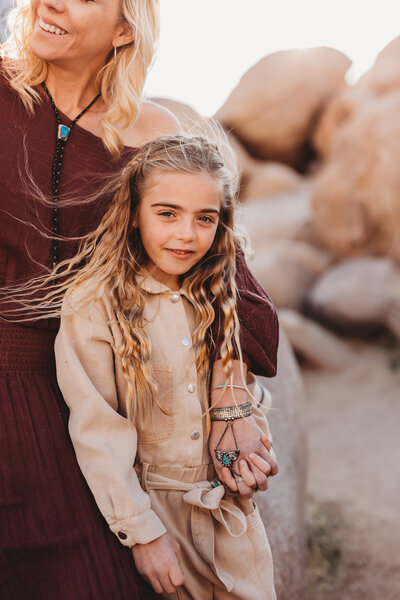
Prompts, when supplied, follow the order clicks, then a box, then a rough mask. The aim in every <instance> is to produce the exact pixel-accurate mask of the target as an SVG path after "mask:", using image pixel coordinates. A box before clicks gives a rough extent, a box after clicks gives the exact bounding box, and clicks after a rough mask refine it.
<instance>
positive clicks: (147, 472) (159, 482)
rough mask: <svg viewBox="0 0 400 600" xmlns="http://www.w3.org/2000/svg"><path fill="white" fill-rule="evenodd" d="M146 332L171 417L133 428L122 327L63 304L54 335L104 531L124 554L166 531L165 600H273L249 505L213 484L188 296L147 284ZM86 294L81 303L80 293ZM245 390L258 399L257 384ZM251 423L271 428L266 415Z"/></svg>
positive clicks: (258, 525)
mask: <svg viewBox="0 0 400 600" xmlns="http://www.w3.org/2000/svg"><path fill="white" fill-rule="evenodd" d="M142 286H143V288H144V289H145V290H146V293H147V300H146V305H145V317H146V320H147V321H146V332H147V334H148V335H149V338H150V340H151V343H152V351H151V359H150V365H151V368H152V372H153V376H154V378H155V380H156V382H157V385H158V399H159V402H160V404H162V406H163V407H164V408H165V409H167V413H169V414H165V413H163V412H162V411H161V410H160V409H159V408H156V409H155V418H154V419H152V420H149V421H148V422H147V423H144V424H143V423H142V424H140V423H136V424H133V423H132V422H130V421H129V420H128V419H127V418H126V402H125V398H126V389H127V384H126V380H125V377H124V375H123V373H122V368H121V362H120V359H119V356H118V354H117V353H116V348H118V347H119V345H120V343H121V339H122V337H121V331H120V329H119V326H118V324H117V323H116V321H115V316H114V314H113V311H112V309H111V306H110V302H109V301H108V299H107V298H106V297H104V298H103V299H102V300H99V301H97V302H96V303H91V304H86V305H84V306H83V308H79V309H76V308H75V306H76V304H77V301H78V299H79V298H80V297H81V296H82V294H83V292H82V293H81V294H77V293H75V294H74V296H72V297H70V298H69V299H68V301H66V302H65V305H64V314H63V317H62V319H61V326H60V331H59V334H58V336H57V339H56V348H55V349H56V359H57V375H58V380H59V384H60V388H61V390H62V392H63V395H64V398H65V401H66V402H67V404H68V406H69V408H70V411H71V414H70V420H69V430H70V435H71V439H72V442H73V444H74V447H75V452H76V456H77V459H78V462H79V465H80V468H81V470H82V472H83V474H84V476H85V478H86V480H87V482H88V485H89V486H90V488H91V490H92V493H93V495H94V497H95V499H96V502H97V504H98V506H99V509H100V510H101V512H102V514H103V515H104V517H105V519H106V520H107V522H108V524H109V526H110V528H111V530H112V531H113V532H114V533H115V534H116V535H117V536H118V538H119V539H120V541H121V543H122V544H124V545H126V546H133V545H134V544H145V543H147V542H150V541H152V540H154V539H156V538H157V537H159V536H160V535H162V534H163V533H165V532H166V531H168V532H169V533H170V534H171V535H173V536H174V537H175V538H176V539H177V540H178V542H179V544H180V546H181V551H182V569H183V573H184V577H185V583H184V586H183V587H181V588H179V589H178V590H177V591H176V593H174V594H172V595H170V596H167V597H169V598H181V599H185V600H186V599H192V600H212V599H216V600H227V599H228V598H229V599H232V600H235V599H237V600H239V599H240V600H273V599H275V592H274V588H273V570H272V557H271V552H270V548H269V544H268V540H267V537H266V534H265V530H264V526H263V524H262V521H261V518H260V516H259V512H258V508H257V507H256V506H255V504H254V503H253V501H252V500H244V499H240V498H231V497H227V496H224V488H223V487H222V486H221V487H216V488H214V487H212V486H211V484H210V483H209V481H210V480H211V479H213V478H214V477H215V473H214V471H213V467H212V461H211V457H210V454H209V451H208V446H207V440H206V436H205V420H204V418H203V417H202V412H203V410H202V405H201V402H200V399H199V397H198V395H197V390H198V383H199V382H198V381H197V373H196V367H195V364H194V353H193V350H192V344H191V332H192V331H193V328H194V318H195V315H194V309H193V306H192V304H191V303H190V301H189V300H188V298H187V296H186V292H185V289H184V288H181V289H180V290H179V291H171V290H170V289H169V288H167V287H166V286H164V285H163V284H161V283H159V282H157V281H155V280H154V279H152V278H151V277H147V278H146V279H145V280H144V281H143V282H142ZM83 297H84V296H83ZM249 381H250V385H251V386H253V389H254V390H255V392H254V393H255V395H257V393H258V391H257V389H258V386H257V385H256V383H255V378H254V377H253V376H252V375H249ZM255 415H256V419H257V422H258V424H259V425H260V426H261V428H262V429H263V431H265V432H268V425H267V422H266V420H265V417H264V415H263V413H262V412H261V411H260V410H259V409H256V408H255Z"/></svg>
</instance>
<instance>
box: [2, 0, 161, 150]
mask: <svg viewBox="0 0 400 600" xmlns="http://www.w3.org/2000/svg"><path fill="white" fill-rule="evenodd" d="M121 14H122V17H123V18H124V19H125V21H126V22H127V23H128V24H129V25H130V26H131V27H132V30H133V32H134V41H133V43H132V44H129V45H126V46H123V47H121V48H119V49H118V51H117V53H116V57H115V59H114V55H113V54H110V57H109V60H108V61H107V63H106V64H105V65H104V67H103V69H101V71H100V73H99V75H98V83H99V87H100V90H101V95H102V98H103V100H104V103H105V105H106V106H107V111H106V113H105V115H104V117H103V118H102V120H101V124H102V127H103V133H102V139H103V142H104V145H105V147H106V148H107V149H108V150H109V151H110V152H111V153H112V154H113V155H114V156H117V155H118V154H119V153H120V152H121V150H122V147H123V144H122V140H121V136H120V135H119V133H118V130H123V129H125V128H127V127H128V126H130V125H132V123H134V122H135V120H136V119H137V117H138V114H139V110H140V104H141V101H142V95H143V89H144V84H145V81H146V77H147V73H148V71H149V68H150V66H151V64H152V62H153V59H154V55H155V51H156V46H157V42H158V37H159V0H121ZM10 23H11V35H10V37H9V39H8V40H7V42H6V43H5V44H3V46H2V48H1V53H2V55H3V56H6V57H7V60H6V61H3V68H4V72H5V74H6V76H7V78H8V80H9V82H10V85H11V87H12V88H13V89H14V90H16V91H17V92H18V94H19V96H20V97H21V100H22V102H23V103H24V105H25V107H26V109H27V110H28V111H29V112H30V113H32V114H33V113H34V110H35V103H36V102H38V101H40V99H41V96H40V94H39V93H38V91H37V90H36V89H35V87H36V86H38V85H39V84H40V83H42V82H43V81H45V79H46V77H47V71H48V64H47V63H46V62H45V61H43V60H41V59H40V58H38V57H37V56H35V54H34V53H33V52H32V50H31V48H30V38H31V35H32V29H33V16H32V11H31V8H30V6H29V4H28V5H27V6H20V7H19V8H15V9H14V11H13V13H12V15H11V17H10Z"/></svg>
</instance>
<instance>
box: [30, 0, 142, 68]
mask: <svg viewBox="0 0 400 600" xmlns="http://www.w3.org/2000/svg"><path fill="white" fill-rule="evenodd" d="M31 11H32V17H33V33H32V37H31V42H30V44H31V49H32V52H33V53H34V54H35V55H36V56H38V57H39V58H41V59H42V60H44V61H47V62H50V63H54V64H59V65H61V66H64V67H69V68H70V67H71V66H73V65H75V68H76V69H77V70H79V71H81V70H82V69H84V68H85V67H87V66H89V67H91V66H93V67H95V68H98V69H100V68H101V67H102V66H103V65H104V64H105V62H106V60H107V56H108V55H109V53H110V52H111V51H112V48H113V46H115V45H117V46H119V45H123V44H127V43H130V42H131V41H132V39H133V37H132V31H131V30H130V28H129V27H128V26H127V23H126V22H125V21H124V20H123V19H122V18H121V1H120V0H31Z"/></svg>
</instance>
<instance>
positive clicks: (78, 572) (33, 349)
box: [0, 0, 277, 600]
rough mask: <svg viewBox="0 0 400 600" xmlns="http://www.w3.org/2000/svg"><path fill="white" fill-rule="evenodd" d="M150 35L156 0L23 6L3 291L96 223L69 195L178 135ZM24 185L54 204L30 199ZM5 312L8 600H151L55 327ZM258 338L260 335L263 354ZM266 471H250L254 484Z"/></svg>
mask: <svg viewBox="0 0 400 600" xmlns="http://www.w3.org/2000/svg"><path fill="white" fill-rule="evenodd" d="M157 34H158V1H157V0H101V1H100V0H98V1H95V2H93V1H88V2H86V1H84V0H31V2H30V5H29V6H26V7H24V8H23V9H21V10H20V11H19V12H18V19H17V21H16V24H15V26H14V35H15V36H16V41H17V45H16V48H17V57H16V59H12V58H8V57H5V58H4V60H3V63H2V68H1V73H0V77H1V79H0V118H1V121H2V132H1V142H0V151H1V160H0V172H1V180H2V191H1V196H2V198H1V208H2V210H1V212H0V282H1V285H2V286H5V285H8V284H12V283H15V282H17V281H18V282H21V281H25V280H27V279H30V278H32V277H34V276H37V275H40V274H42V273H43V271H44V270H45V269H50V268H51V267H52V266H53V265H54V264H57V263H58V262H60V261H62V260H64V259H67V258H69V257H72V256H73V254H74V253H75V252H76V248H77V242H75V243H72V242H71V241H63V240H62V237H63V236H65V237H68V238H71V237H74V236H75V237H78V236H81V235H84V234H85V233H87V232H88V231H90V230H92V229H93V228H94V227H95V226H96V225H97V224H98V222H99V221H100V218H101V216H102V214H103V213H104V211H105V208H106V206H107V199H106V198H105V199H104V203H103V204H101V205H100V204H98V205H96V206H91V205H89V204H86V205H85V204H84V203H82V202H81V203H76V204H75V205H73V204H71V203H70V204H67V203H65V204H64V205H63V203H62V200H63V194H67V195H68V197H69V198H70V197H76V198H78V199H80V200H82V199H84V196H85V193H86V192H93V191H94V190H96V189H97V186H98V185H99V182H100V184H101V185H102V184H103V181H104V180H103V179H102V175H103V174H105V175H106V174H109V173H111V172H113V171H115V170H116V169H117V168H119V167H120V166H121V165H122V164H123V163H124V161H125V160H126V158H127V156H129V155H130V154H131V153H132V152H134V148H135V147H137V146H140V145H142V144H143V143H145V142H146V141H148V140H149V139H152V138H154V137H157V136H159V135H163V134H170V133H175V132H176V131H177V130H178V125H177V123H176V122H175V120H174V118H173V117H172V116H171V115H170V114H169V113H168V112H166V111H165V110H163V109H162V108H160V107H158V106H156V105H155V104H152V103H150V102H143V101H142V98H141V94H142V90H143V85H144V82H145V79H146V75H147V71H148V68H149V66H150V64H151V62H152V59H153V55H154V47H155V44H156V40H157ZM4 54H7V49H5V52H4ZM42 84H44V85H42ZM77 117H78V119H77ZM71 119H73V121H71ZM74 121H75V122H74ZM21 173H22V177H21ZM29 178H32V180H33V181H34V183H35V185H37V186H39V188H40V190H41V191H42V192H43V193H44V194H45V195H46V196H48V197H50V198H52V202H51V203H48V204H46V203H44V202H39V201H37V200H35V199H34V198H32V195H31V194H30V193H29V191H28V190H27V189H26V187H25V185H24V182H26V181H28V180H29ZM239 267H240V273H241V277H242V279H241V285H239V287H240V288H241V289H242V296H243V298H242V304H241V306H239V313H240V311H242V313H241V315H240V316H241V318H242V322H243V327H242V329H243V332H244V339H243V347H244V351H245V354H247V359H248V362H249V365H250V366H251V367H252V370H253V371H255V372H263V373H264V374H269V375H272V374H274V371H275V361H276V341H277V335H276V334H277V325H276V317H275V313H274V311H273V308H272V307H270V305H269V303H268V301H267V300H266V299H265V296H264V294H263V293H262V291H260V290H259V289H258V288H257V286H256V283H255V282H254V280H253V279H252V278H251V275H250V274H249V273H248V271H247V269H246V267H245V265H244V263H243V264H242V263H241V264H240V265H239ZM257 304H260V305H262V309H263V311H264V313H263V314H265V310H266V309H267V310H269V318H268V319H264V322H263V323H262V324H261V328H260V323H259V322H256V319H248V318H247V313H248V309H249V307H250V308H251V309H252V311H253V313H254V314H255V315H256V311H257V306H256V305H257ZM9 309H10V305H5V304H3V306H2V307H1V311H0V314H1V316H2V317H3V319H4V320H0V340H1V344H0V348H1V350H0V352H1V355H0V377H1V381H0V406H1V412H2V414H1V419H0V428H1V429H0V444H1V447H0V454H1V457H2V460H1V467H0V468H1V471H0V475H1V485H0V489H1V492H0V493H1V498H0V506H1V513H0V514H1V517H0V518H1V523H0V530H1V542H0V543H1V548H0V589H1V592H2V593H1V596H2V599H4V600H9V599H10V600H17V599H18V600H22V599H29V600H39V599H40V600H42V599H45V598H46V599H49V600H64V599H65V600H66V599H68V600H70V599H71V598H77V599H78V598H79V600H98V599H110V600H111V599H113V600H119V599H121V600H125V599H128V598H152V597H153V594H152V591H151V590H150V588H149V587H147V586H146V585H145V584H144V583H143V582H142V581H141V579H140V577H139V576H138V575H137V573H136V572H135V567H134V563H133V560H132V555H131V553H130V552H129V550H127V549H126V548H123V547H122V546H121V545H120V543H119V542H118V540H117V539H116V538H115V537H114V536H113V534H112V533H111V532H110V531H109V530H108V527H107V525H106V523H105V522H104V521H103V519H102V517H101V515H100V513H99V512H98V509H97V507H96V505H95V502H94V500H93V498H92V496H91V494H90V492H89V490H88V488H87V486H86V484H85V482H84V480H83V478H82V476H81V474H80V472H79V469H78V466H77V463H76V459H75V456H74V452H73V449H72V446H71V443H70V440H69V438H68V434H67V429H66V423H67V419H68V415H67V410H66V408H65V404H64V402H63V399H62V396H61V393H60V391H59V389H58V386H57V383H56V378H55V371H54V355H53V343H54V338H55V335H56V331H57V327H58V323H56V322H48V323H46V324H43V322H38V323H36V324H35V323H32V322H31V323H25V324H24V323H21V324H15V323H10V322H7V321H6V320H5V319H6V318H7V314H10V313H9ZM246 311H247V312H246ZM260 329H261V331H258V330H260ZM256 330H257V334H258V333H260V335H264V333H265V334H267V336H268V337H267V338H266V343H265V347H264V348H262V347H261V346H260V345H259V344H258V342H257V340H259V339H260V338H259V337H257V335H256ZM217 334H218V331H216V339H217V341H218V337H217ZM216 347H217V350H218V344H216ZM252 359H253V360H252ZM213 435H214V437H215V436H217V435H218V428H217V427H216V428H215V430H213V431H212V433H211V436H213ZM238 435H240V432H238ZM246 436H247V437H246V443H243V453H242V455H243V456H244V457H245V456H246V454H248V453H249V452H251V451H252V450H254V451H256V452H258V453H260V454H262V453H263V448H261V447H260V440H259V439H258V438H257V436H253V437H254V439H248V437H249V436H248V434H246ZM242 437H243V436H242ZM270 460H271V459H270ZM271 464H272V466H273V469H275V465H274V463H273V461H272V460H271ZM221 475H222V476H224V474H223V473H221ZM229 475H230V473H228V474H227V475H226V474H225V476H226V477H229ZM246 475H247V483H246V481H243V482H240V483H239V484H237V487H236V489H238V490H239V491H240V493H242V494H247V495H249V494H251V493H252V491H251V489H250V487H251V486H249V485H248V484H249V483H250V484H251V483H253V482H254V481H255V480H254V478H253V479H250V476H249V475H248V474H246ZM266 475H267V473H262V474H261V475H260V474H258V479H257V482H256V483H257V484H258V485H259V486H260V487H261V486H263V487H265V485H266ZM235 485H236V484H235V482H231V487H233V488H234V489H235Z"/></svg>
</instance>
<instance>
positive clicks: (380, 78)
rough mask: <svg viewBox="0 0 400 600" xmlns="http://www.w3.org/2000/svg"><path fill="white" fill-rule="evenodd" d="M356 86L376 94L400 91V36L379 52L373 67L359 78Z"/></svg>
mask: <svg viewBox="0 0 400 600" xmlns="http://www.w3.org/2000/svg"><path fill="white" fill-rule="evenodd" d="M356 87H357V88H359V89H360V90H363V91H366V92H367V93H369V94H372V95H375V96H382V95H385V94H393V93H396V92H400V36H399V37H396V38H395V39H394V40H392V41H391V42H390V43H389V44H388V45H387V46H385V48H384V49H383V50H382V51H381V52H380V53H379V54H378V56H377V58H376V61H375V64H374V65H373V67H372V69H370V70H369V71H367V73H365V74H364V75H363V76H362V77H361V78H360V79H359V80H358V82H357V84H356Z"/></svg>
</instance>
